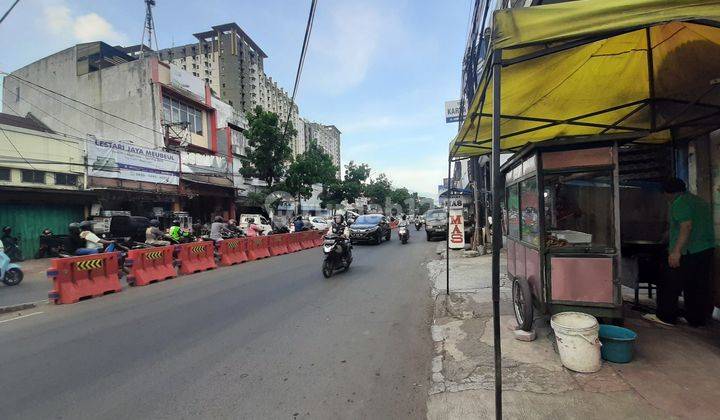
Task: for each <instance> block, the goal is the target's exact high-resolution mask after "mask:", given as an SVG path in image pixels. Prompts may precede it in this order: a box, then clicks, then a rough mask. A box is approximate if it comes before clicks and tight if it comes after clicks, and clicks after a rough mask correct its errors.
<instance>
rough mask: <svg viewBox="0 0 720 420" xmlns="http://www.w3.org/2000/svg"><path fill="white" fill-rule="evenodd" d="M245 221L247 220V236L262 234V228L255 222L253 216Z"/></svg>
mask: <svg viewBox="0 0 720 420" xmlns="http://www.w3.org/2000/svg"><path fill="white" fill-rule="evenodd" d="M247 222H248V228H247V232H245V234H246V235H247V236H260V235H262V233H263V229H262V228H261V227H260V226H258V225H256V224H255V218H254V217H251V218H249V219H247Z"/></svg>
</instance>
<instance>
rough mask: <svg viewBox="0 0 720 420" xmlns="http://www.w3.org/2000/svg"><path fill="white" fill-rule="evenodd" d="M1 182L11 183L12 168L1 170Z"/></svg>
mask: <svg viewBox="0 0 720 420" xmlns="http://www.w3.org/2000/svg"><path fill="white" fill-rule="evenodd" d="M0 181H10V168H0Z"/></svg>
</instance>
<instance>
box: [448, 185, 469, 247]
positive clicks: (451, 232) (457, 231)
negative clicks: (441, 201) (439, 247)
mask: <svg viewBox="0 0 720 420" xmlns="http://www.w3.org/2000/svg"><path fill="white" fill-rule="evenodd" d="M448 205H449V206H450V212H449V216H450V218H449V220H448V223H449V226H448V244H449V246H450V249H464V248H465V221H464V218H463V198H462V196H450V202H449V203H448Z"/></svg>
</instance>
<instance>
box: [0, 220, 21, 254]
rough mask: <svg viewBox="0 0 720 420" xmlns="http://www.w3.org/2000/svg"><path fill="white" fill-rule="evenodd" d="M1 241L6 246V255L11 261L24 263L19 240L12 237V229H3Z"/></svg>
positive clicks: (6, 227) (7, 227)
mask: <svg viewBox="0 0 720 420" xmlns="http://www.w3.org/2000/svg"><path fill="white" fill-rule="evenodd" d="M0 240H1V241H2V243H3V244H5V254H6V255H7V256H8V258H10V261H22V260H23V258H22V252H21V251H20V247H19V246H18V240H17V238H15V237H13V236H12V228H11V227H10V226H5V227H4V228H3V234H2V237H0Z"/></svg>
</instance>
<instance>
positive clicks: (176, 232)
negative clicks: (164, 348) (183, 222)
mask: <svg viewBox="0 0 720 420" xmlns="http://www.w3.org/2000/svg"><path fill="white" fill-rule="evenodd" d="M169 234H170V237H171V238H173V240H174V241H175V242H180V240H181V239H182V237H183V231H182V228H180V221H179V220H178V219H175V220H173V221H172V226H171V227H170V232H169Z"/></svg>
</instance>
